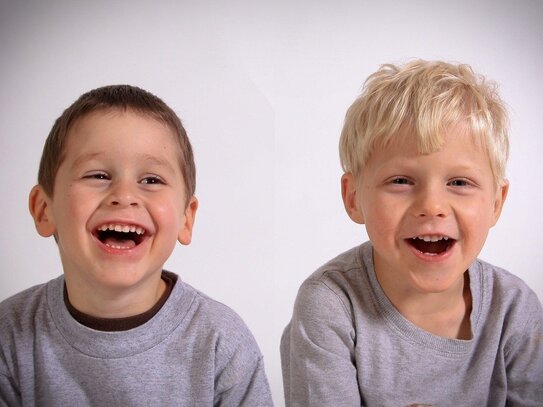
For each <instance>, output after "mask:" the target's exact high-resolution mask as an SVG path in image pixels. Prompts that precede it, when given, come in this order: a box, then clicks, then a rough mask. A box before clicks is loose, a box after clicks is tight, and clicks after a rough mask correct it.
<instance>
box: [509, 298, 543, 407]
mask: <svg viewBox="0 0 543 407" xmlns="http://www.w3.org/2000/svg"><path fill="white" fill-rule="evenodd" d="M530 295H531V298H529V303H528V307H526V308H525V309H524V310H523V312H524V314H525V315H527V316H528V318H527V320H525V321H526V323H524V324H522V326H518V327H517V329H515V336H512V337H510V338H506V341H507V342H508V343H507V344H506V346H505V348H504V358H505V369H506V374H507V405H508V406H541V405H542V403H543V308H542V307H541V303H540V302H539V300H538V299H537V297H536V295H535V293H533V292H530Z"/></svg>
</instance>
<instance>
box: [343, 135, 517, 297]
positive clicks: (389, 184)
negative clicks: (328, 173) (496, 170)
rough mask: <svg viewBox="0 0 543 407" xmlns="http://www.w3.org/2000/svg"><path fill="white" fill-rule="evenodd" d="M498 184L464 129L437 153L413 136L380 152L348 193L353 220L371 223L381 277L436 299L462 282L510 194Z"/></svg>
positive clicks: (348, 181)
mask: <svg viewBox="0 0 543 407" xmlns="http://www.w3.org/2000/svg"><path fill="white" fill-rule="evenodd" d="M495 185H496V184H495V180H494V177H493V174H492V170H491V167H490V162H489V158H488V156H487V154H486V153H485V151H484V150H483V149H482V148H480V147H478V146H476V145H475V143H474V142H473V140H472V138H471V137H470V135H469V134H468V133H467V132H466V131H464V129H463V127H462V126H460V125H458V126H455V127H452V128H451V129H450V131H449V132H448V133H447V134H446V136H445V144H444V145H443V148H442V149H441V150H439V151H437V152H434V153H432V154H419V153H418V151H417V146H416V142H415V139H414V137H409V136H406V137H405V138H403V139H402V141H399V142H397V143H395V144H394V145H391V146H389V147H388V148H385V149H377V150H376V151H375V152H374V153H373V154H372V156H371V157H370V159H369V161H368V163H367V165H366V167H365V168H364V170H363V173H362V176H361V180H359V181H356V180H354V178H353V177H352V176H351V175H350V174H346V175H345V176H344V178H343V185H342V187H343V189H342V190H343V196H344V201H345V205H346V209H347V211H348V213H349V215H350V216H351V218H352V219H353V220H355V221H356V222H358V223H364V224H365V225H366V229H367V232H368V236H369V237H370V240H371V242H372V244H373V248H374V263H375V269H376V273H377V275H378V276H379V277H383V278H388V279H389V281H395V283H394V284H395V285H396V286H397V287H398V288H399V289H400V290H408V291H412V290H415V291H417V292H424V293H430V292H444V291H447V290H450V289H458V287H459V286H460V284H463V278H462V276H463V273H464V271H466V270H467V269H468V267H469V265H470V264H471V263H472V262H473V261H474V260H475V258H476V257H477V255H478V254H479V252H480V250H481V249H482V247H483V244H484V242H485V239H486V237H487V234H488V230H489V229H490V228H491V227H492V226H493V225H494V224H495V223H496V221H497V220H498V217H499V214H500V211H501V208H502V205H503V201H504V199H505V196H506V194H507V185H504V186H503V187H500V188H498V189H497V188H496V186H495Z"/></svg>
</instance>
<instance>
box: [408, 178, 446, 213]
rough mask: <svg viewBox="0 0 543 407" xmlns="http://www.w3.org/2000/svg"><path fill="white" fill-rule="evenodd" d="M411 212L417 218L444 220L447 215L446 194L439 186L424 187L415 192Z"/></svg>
mask: <svg viewBox="0 0 543 407" xmlns="http://www.w3.org/2000/svg"><path fill="white" fill-rule="evenodd" d="M413 212H414V214H415V216H416V217H419V218H424V217H427V218H444V217H446V216H447V215H448V214H449V205H448V203H447V198H446V192H445V191H444V190H443V188H440V187H439V186H431V185H428V186H425V187H423V188H421V189H420V190H419V191H418V192H417V196H416V200H415V205H414V209H413Z"/></svg>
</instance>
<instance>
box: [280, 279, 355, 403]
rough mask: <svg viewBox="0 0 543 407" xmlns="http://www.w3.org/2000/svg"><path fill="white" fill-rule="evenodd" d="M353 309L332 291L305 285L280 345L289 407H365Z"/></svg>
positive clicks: (311, 283) (309, 283) (317, 284)
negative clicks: (359, 382)
mask: <svg viewBox="0 0 543 407" xmlns="http://www.w3.org/2000/svg"><path fill="white" fill-rule="evenodd" d="M355 341H356V337H355V329H354V325H353V321H352V317H351V316H350V312H349V308H348V307H346V305H345V304H344V302H342V300H341V299H340V298H339V297H338V295H337V294H336V293H335V292H334V291H332V290H331V289H330V288H329V287H328V286H327V285H325V284H324V283H322V282H320V281H319V282H317V281H306V282H305V283H304V284H303V285H302V287H301V288H300V291H299V292H298V296H297V298H296V302H295V305H294V312H293V316H292V320H291V322H290V324H289V325H288V326H287V328H286V329H285V332H284V333H283V337H282V340H281V360H282V369H283V383H284V389H285V401H286V406H287V407H298V406H337V407H342V406H357V407H359V406H360V405H361V397H360V391H359V387H358V381H357V370H356V365H355V357H354V348H355Z"/></svg>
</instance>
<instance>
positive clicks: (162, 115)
mask: <svg viewBox="0 0 543 407" xmlns="http://www.w3.org/2000/svg"><path fill="white" fill-rule="evenodd" d="M102 109H120V110H123V111H126V110H132V111H134V112H136V113H141V114H144V115H148V116H150V117H152V118H154V119H156V120H158V121H159V122H162V123H164V124H166V125H167V126H169V127H170V128H171V129H172V130H173V131H174V133H175V135H176V140H177V143H178V144H179V150H180V166H181V172H182V174H183V178H184V181H185V188H186V193H187V202H188V200H189V199H190V197H192V196H193V195H194V191H195V189H196V168H195V165H194V156H193V153H192V146H191V144H190V141H189V139H188V136H187V132H186V131H185V129H184V128H183V125H182V124H181V120H180V119H179V117H178V116H177V115H176V114H175V112H174V111H173V110H172V109H171V108H170V107H168V105H166V103H164V102H163V101H162V100H161V99H160V98H158V97H157V96H155V95H153V94H152V93H149V92H147V91H145V90H143V89H140V88H138V87H135V86H130V85H110V86H104V87H101V88H97V89H94V90H91V91H90V92H87V93H85V94H83V95H81V96H80V97H79V99H77V100H76V101H75V102H74V103H73V104H72V105H71V106H70V107H68V108H67V109H66V110H65V111H64V112H63V113H62V115H61V116H60V117H59V118H58V119H57V120H56V121H55V124H54V125H53V128H52V129H51V131H50V132H49V136H48V137H47V140H46V141H45V146H44V147H43V153H42V157H41V161H40V168H39V172H38V183H39V184H40V185H41V186H42V187H43V189H44V190H45V193H46V194H47V195H49V196H50V197H52V196H53V190H54V184H55V177H56V175H57V172H58V169H59V167H60V164H61V163H62V161H63V160H64V158H65V157H64V155H65V149H66V143H67V139H68V133H69V131H70V128H71V126H72V125H73V124H74V123H75V122H76V121H77V120H78V119H81V118H82V117H83V116H85V115H87V114H89V113H91V112H94V111H97V110H102Z"/></svg>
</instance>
